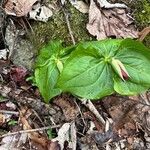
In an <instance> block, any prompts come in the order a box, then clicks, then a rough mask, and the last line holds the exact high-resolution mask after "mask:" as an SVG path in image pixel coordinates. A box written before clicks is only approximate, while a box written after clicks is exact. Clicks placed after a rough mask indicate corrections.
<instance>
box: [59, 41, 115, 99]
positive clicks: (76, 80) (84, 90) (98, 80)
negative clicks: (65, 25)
mask: <svg viewBox="0 0 150 150" xmlns="http://www.w3.org/2000/svg"><path fill="white" fill-rule="evenodd" d="M86 44H87V43H86ZM88 46H89V47H87V46H86V47H85V44H83V45H82V44H81V45H79V46H78V47H77V48H76V50H75V51H74V52H73V53H72V54H71V56H70V57H69V59H68V60H67V61H66V62H65V66H64V69H63V71H62V73H61V76H60V78H59V81H58V86H59V87H60V88H61V89H62V90H63V91H64V92H71V93H72V94H75V95H77V96H80V97H84V98H88V99H98V98H100V97H103V96H106V95H110V94H112V93H113V80H112V72H111V68H110V65H109V64H107V63H106V62H105V60H104V57H102V55H101V51H100V50H99V49H98V48H97V49H96V48H93V47H92V46H90V45H88Z"/></svg>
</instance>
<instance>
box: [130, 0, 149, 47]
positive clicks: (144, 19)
mask: <svg viewBox="0 0 150 150" xmlns="http://www.w3.org/2000/svg"><path fill="white" fill-rule="evenodd" d="M131 9H132V11H133V12H134V13H133V17H134V18H135V23H136V25H137V27H138V29H139V30H142V29H144V28H145V27H148V26H149V25H150V2H149V0H134V1H133V2H132V3H131ZM143 42H144V44H145V45H146V46H147V47H149V48H150V35H148V36H147V37H146V38H145V39H144V41H143Z"/></svg>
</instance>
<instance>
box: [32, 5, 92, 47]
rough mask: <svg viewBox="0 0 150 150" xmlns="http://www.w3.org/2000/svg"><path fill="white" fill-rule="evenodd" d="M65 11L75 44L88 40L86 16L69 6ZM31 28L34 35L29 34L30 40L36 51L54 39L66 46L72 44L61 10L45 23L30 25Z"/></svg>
mask: <svg viewBox="0 0 150 150" xmlns="http://www.w3.org/2000/svg"><path fill="white" fill-rule="evenodd" d="M66 10H67V11H68V12H67V13H68V14H69V22H70V26H71V29H72V32H73V36H74V38H75V40H76V42H78V41H84V40H90V35H89V33H88V32H87V30H86V23H87V22H88V15H87V14H82V13H80V12H79V11H78V10H76V9H75V8H74V7H72V6H70V5H68V6H67V8H66ZM32 28H33V31H34V34H33V35H31V34H30V39H31V41H32V42H33V45H34V46H35V47H36V49H39V48H41V46H42V45H44V44H45V43H46V42H48V41H50V40H55V39H60V40H62V41H64V42H65V44H66V45H70V44H72V41H71V37H70V34H69V31H68V27H67V24H66V20H65V17H64V13H63V11H62V10H59V11H57V12H55V13H54V15H53V16H52V18H51V19H50V20H49V21H48V22H47V23H42V22H36V23H34V24H33V25H32Z"/></svg>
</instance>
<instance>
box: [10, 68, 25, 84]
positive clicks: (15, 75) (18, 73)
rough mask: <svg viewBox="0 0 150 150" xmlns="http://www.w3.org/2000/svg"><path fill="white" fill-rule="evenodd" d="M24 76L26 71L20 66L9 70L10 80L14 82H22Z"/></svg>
mask: <svg viewBox="0 0 150 150" xmlns="http://www.w3.org/2000/svg"><path fill="white" fill-rule="evenodd" d="M26 75H27V69H26V68H24V67H21V66H18V67H12V68H11V70H10V78H11V79H12V80H13V81H15V82H21V81H24V80H25V76H26Z"/></svg>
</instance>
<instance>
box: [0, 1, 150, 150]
mask: <svg viewBox="0 0 150 150" xmlns="http://www.w3.org/2000/svg"><path fill="white" fill-rule="evenodd" d="M8 2H10V1H8ZM15 2H19V1H15ZM22 2H23V1H22ZM22 2H21V3H22ZM29 2H32V3H30V5H28V7H27V8H26V9H24V8H23V7H21V5H20V4H18V5H17V7H15V8H14V6H13V7H11V8H9V7H10V6H12V4H11V5H9V6H8V7H6V8H5V9H6V13H7V14H10V15H14V16H17V17H20V16H24V15H27V14H28V13H29V14H30V12H32V7H33V4H34V2H33V1H32V0H30V1H28V2H27V1H26V4H29ZM35 2H36V1H35ZM81 3H82V2H81ZM6 4H7V3H6ZM8 4H9V3H8ZM8 4H7V5H8ZM77 5H78V4H77ZM83 5H84V4H83ZM19 7H20V8H19ZM75 7H76V9H79V11H80V12H82V13H86V12H87V10H88V9H87V8H88V7H87V6H86V7H83V8H82V7H80V5H79V6H75ZM85 8H86V9H85ZM126 8H127V7H126V6H125V5H122V4H121V5H120V4H115V5H114V4H110V3H108V2H107V1H106V0H99V1H97V2H95V1H91V3H90V8H89V23H88V24H87V29H88V31H89V33H91V35H93V36H96V37H97V39H104V38H107V37H117V38H122V37H123V38H125V37H133V38H137V37H138V35H137V34H138V31H137V30H136V28H135V27H134V25H133V21H134V20H133V19H132V18H131V17H130V16H129V15H128V12H127V10H126ZM7 9H8V10H9V9H10V12H9V11H8V10H7ZM18 9H19V11H18ZM14 10H15V11H14ZM35 10H36V11H38V10H39V8H37V9H35ZM93 10H94V11H93ZM43 12H44V11H43ZM49 14H50V13H49ZM34 15H35V16H34V17H32V18H33V19H35V20H39V21H45V22H46V21H48V18H49V17H46V19H43V17H41V18H40V19H39V18H38V17H36V13H35V14H34ZM44 15H45V14H44ZM42 16H43V15H42ZM45 16H47V15H45ZM148 32H149V31H147V29H146V30H145V31H144V32H141V34H143V36H141V37H142V39H143V38H144V37H145V36H146V34H147V33H148ZM6 55H7V54H6V51H3V53H2V57H3V58H2V57H1V59H2V60H3V59H6ZM12 66H13V65H12ZM12 66H10V68H9V67H8V66H2V71H0V73H1V75H2V77H3V79H4V80H3V83H1V84H0V95H1V99H2V101H1V102H0V108H1V110H5V113H4V112H3V113H0V126H1V127H2V130H3V131H5V132H6V133H8V136H6V137H3V138H1V143H0V150H3V149H4V150H6V149H7V147H9V148H11V149H15V150H19V149H22V148H24V147H26V148H27V149H29V148H30V149H38V150H59V149H62V148H63V147H64V148H72V149H83V150H90V149H91V150H93V149H112V150H113V149H125V148H129V149H149V148H150V140H149V135H150V132H149V131H150V123H149V120H150V113H149V107H150V101H149V99H150V95H149V93H144V95H142V96H140V97H129V98H128V97H118V96H117V95H114V96H109V97H106V98H104V99H103V100H102V101H98V102H93V103H92V105H90V107H89V106H88V104H89V103H85V104H82V103H81V101H79V100H78V99H77V98H74V97H73V96H66V95H61V96H60V97H58V98H57V99H55V100H54V101H53V102H52V104H44V103H43V102H42V99H41V97H40V96H39V94H37V93H36V90H37V89H36V90H35V86H34V85H31V84H30V83H29V82H27V81H25V77H26V75H27V73H26V69H25V68H24V67H22V66H15V67H12ZM22 81H23V82H26V83H25V86H27V87H29V88H25V89H26V90H24V89H22V87H21V86H20V83H21V84H22ZM18 83H19V84H18ZM28 85H29V86H28ZM5 99H7V101H9V102H5V101H3V100H5ZM75 99H76V103H77V105H78V107H79V108H80V113H79V110H78V108H77V107H76V105H75V103H74V100H75ZM10 102H11V103H10ZM16 104H17V105H16ZM87 106H88V107H87ZM91 107H92V109H91ZM18 110H19V116H18V115H14V114H13V115H9V117H8V118H7V116H8V114H7V113H8V111H16V112H18ZM32 110H34V111H36V112H37V115H35V113H33V111H32ZM41 110H42V111H41ZM93 110H94V111H93ZM99 117H100V118H101V117H102V118H103V120H104V121H102V122H103V123H101V121H99V119H100V118H99ZM6 118H7V119H6ZM11 119H15V120H17V121H18V123H17V124H16V125H15V126H14V127H12V126H10V125H9V127H8V124H7V123H8V121H9V120H11ZM40 120H41V121H40ZM19 123H20V126H19ZM43 124H44V126H48V125H51V126H53V125H57V124H58V125H60V126H59V127H58V128H55V130H54V131H53V132H54V134H55V137H53V138H52V139H48V138H47V135H46V133H45V131H46V130H41V131H40V130H39V131H38V130H37V131H35V132H30V133H19V131H21V130H22V131H25V130H32V129H34V128H36V129H37V128H42V127H43ZM9 131H10V132H16V131H18V134H16V135H12V136H9ZM70 136H71V137H70ZM60 147H61V148H60Z"/></svg>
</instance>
